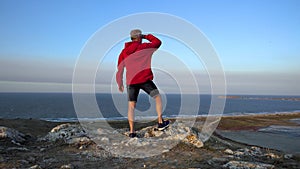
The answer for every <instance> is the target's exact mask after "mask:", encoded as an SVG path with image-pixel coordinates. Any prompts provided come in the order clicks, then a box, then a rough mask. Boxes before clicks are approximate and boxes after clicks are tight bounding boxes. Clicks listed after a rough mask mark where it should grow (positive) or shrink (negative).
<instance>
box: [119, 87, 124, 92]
mask: <svg viewBox="0 0 300 169" xmlns="http://www.w3.org/2000/svg"><path fill="white" fill-rule="evenodd" d="M119 91H120V92H121V93H123V91H124V86H123V85H122V86H119Z"/></svg>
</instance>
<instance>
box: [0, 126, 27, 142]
mask: <svg viewBox="0 0 300 169" xmlns="http://www.w3.org/2000/svg"><path fill="white" fill-rule="evenodd" d="M1 138H3V139H5V138H8V139H10V140H11V142H12V143H14V144H17V145H20V144H21V143H24V142H25V141H26V138H25V134H23V133H21V132H19V131H17V130H15V129H11V128H7V127H4V126H0V139H1Z"/></svg>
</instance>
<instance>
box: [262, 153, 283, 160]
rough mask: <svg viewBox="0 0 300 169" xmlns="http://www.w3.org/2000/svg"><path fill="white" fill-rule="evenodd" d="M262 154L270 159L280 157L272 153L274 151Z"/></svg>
mask: <svg viewBox="0 0 300 169" xmlns="http://www.w3.org/2000/svg"><path fill="white" fill-rule="evenodd" d="M264 156H265V157H268V158H270V159H279V158H280V157H279V155H277V154H274V153H267V154H265V155H264Z"/></svg>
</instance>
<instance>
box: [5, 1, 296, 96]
mask: <svg viewBox="0 0 300 169" xmlns="http://www.w3.org/2000/svg"><path fill="white" fill-rule="evenodd" d="M145 12H158V13H166V14H170V15H172V16H176V17H179V18H182V19H184V20H186V21H187V22H189V23H191V24H193V25H194V26H195V27H197V29H199V30H200V31H201V32H202V33H203V34H204V35H205V36H206V37H207V39H208V40H209V41H210V43H211V44H212V45H213V47H214V48H215V51H216V52H217V54H218V57H219V60H220V63H221V64H222V68H223V71H224V73H225V78H226V88H227V93H228V94H268V95H300V85H298V84H299V83H300V66H299V63H300V42H299V39H300V1H298V0H243V1H235V0H211V1H196V0H195V1H178V2H175V1H169V0H166V1H158V0H154V1H151V2H149V1H143V0H142V1H140V0H139V1H137V0H133V1H116V0H110V1H91V0H89V1H80V0H73V1H71V0H52V1H38V0H35V1H34V0H27V1H21V0H1V1H0V25H1V26H0V37H1V38H0V92H71V91H72V85H71V84H72V78H73V72H74V68H75V65H76V61H77V59H78V57H79V55H80V53H81V51H82V50H83V48H84V46H85V44H86V43H87V41H88V40H89V39H90V38H91V37H92V36H93V35H94V34H95V32H97V31H99V30H101V28H103V27H105V26H106V25H108V24H109V23H112V22H113V21H116V20H118V19H119V18H122V17H125V16H128V15H133V14H137V13H145ZM151 22H153V24H158V25H159V24H160V23H157V22H155V21H151ZM132 28H136V26H135V25H132ZM120 29H121V28H120ZM129 31H130V30H128V34H129ZM111 34H112V36H113V35H114V32H111ZM154 34H155V33H154ZM155 35H157V36H158V37H159V38H160V39H161V40H162V41H163V45H162V46H161V48H160V49H159V51H157V53H156V56H155V55H154V57H153V59H154V61H153V62H154V63H164V64H165V65H166V66H169V69H170V71H173V73H174V74H176V78H178V79H176V80H177V81H179V82H181V83H184V84H182V85H189V84H188V83H189V82H184V78H185V77H186V76H187V74H186V73H187V72H188V71H187V69H185V68H182V67H188V69H189V70H190V71H191V72H192V74H193V76H194V77H195V79H196V81H197V82H198V84H199V85H198V88H199V90H200V92H201V93H209V92H210V91H211V89H210V86H211V84H210V83H209V76H208V75H207V72H206V71H205V66H203V63H201V62H199V60H195V59H193V58H195V57H194V56H193V53H192V52H191V51H189V49H188V48H186V47H184V45H182V44H181V43H180V42H178V41H174V40H172V39H171V38H170V37H167V36H163V35H160V34H159V33H156V34H155ZM125 41H129V38H127V39H120V41H119V42H116V44H115V46H113V47H112V49H111V50H110V51H109V52H108V54H107V56H106V57H104V58H105V59H104V61H103V62H102V63H101V65H100V68H99V71H98V73H97V77H96V80H95V82H96V90H97V91H99V92H108V91H109V92H111V91H112V92H114V90H112V89H110V87H109V86H111V85H112V84H113V85H115V83H114V82H113V80H112V79H113V78H114V77H112V76H110V77H105V73H103V72H105V71H110V72H114V71H115V70H116V68H115V66H116V62H117V61H116V60H117V58H118V55H119V53H120V51H121V50H122V48H123V43H124V42H125ZM99 45H100V44H99ZM166 52H167V53H166ZM172 54H173V55H175V56H176V59H175V62H176V61H178V62H181V64H183V66H182V67H177V66H174V64H175V62H172V61H170V60H172V59H170V60H168V59H166V58H172ZM161 55H165V58H162V59H160V56H161ZM198 62H199V63H198ZM158 65H159V64H158ZM87 67H88V66H87ZM104 68H105V69H106V70H102V69H104ZM172 68H173V69H174V70H173V69H172ZM100 69H101V70H100ZM154 73H155V81H157V83H158V84H159V86H160V88H162V89H163V90H164V92H166V93H168V92H169V93H172V92H175V93H176V92H178V89H173V88H174V86H176V85H174V83H170V82H171V81H172V78H173V79H174V77H169V78H167V76H166V74H165V73H164V72H160V71H159V67H157V69H154ZM104 77H105V78H104ZM103 79H104V80H103ZM179 85H180V84H179ZM113 88H115V87H113ZM116 91H117V90H116Z"/></svg>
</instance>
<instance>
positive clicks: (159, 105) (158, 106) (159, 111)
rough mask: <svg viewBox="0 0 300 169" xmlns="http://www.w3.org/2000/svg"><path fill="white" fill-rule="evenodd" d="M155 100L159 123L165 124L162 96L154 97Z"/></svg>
mask: <svg viewBox="0 0 300 169" xmlns="http://www.w3.org/2000/svg"><path fill="white" fill-rule="evenodd" d="M154 99H155V104H156V112H157V117H158V123H162V122H163V118H162V101H161V96H160V94H158V95H156V96H155V97H154Z"/></svg>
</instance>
